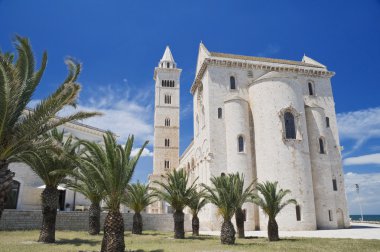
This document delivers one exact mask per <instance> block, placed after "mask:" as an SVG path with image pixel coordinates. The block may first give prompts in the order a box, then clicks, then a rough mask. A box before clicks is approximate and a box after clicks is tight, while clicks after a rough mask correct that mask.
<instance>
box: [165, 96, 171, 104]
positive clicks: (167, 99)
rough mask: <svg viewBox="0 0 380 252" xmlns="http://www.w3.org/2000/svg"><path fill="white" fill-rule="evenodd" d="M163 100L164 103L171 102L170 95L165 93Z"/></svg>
mask: <svg viewBox="0 0 380 252" xmlns="http://www.w3.org/2000/svg"><path fill="white" fill-rule="evenodd" d="M164 102H165V104H171V103H172V97H171V96H170V95H165V99H164Z"/></svg>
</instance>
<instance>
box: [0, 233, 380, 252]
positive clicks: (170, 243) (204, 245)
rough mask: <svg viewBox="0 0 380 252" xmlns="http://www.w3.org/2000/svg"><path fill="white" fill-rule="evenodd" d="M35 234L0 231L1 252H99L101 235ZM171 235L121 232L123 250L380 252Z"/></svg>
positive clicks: (310, 242) (351, 243)
mask: <svg viewBox="0 0 380 252" xmlns="http://www.w3.org/2000/svg"><path fill="white" fill-rule="evenodd" d="M38 234H39V231H37V230H33V231H0V251H2V252H13V251H17V252H37V251H38V252H45V251H46V252H47V251H49V252H51V251H54V252H63V251H64V252H68V251H86V252H87V251H99V250H100V244H101V240H102V236H101V235H99V236H90V235H88V234H87V233H86V232H74V231H57V232H56V239H57V243H56V244H41V243H38V242H36V240H37V238H38ZM172 237H173V234H172V233H162V232H154V231H146V232H145V234H143V235H141V236H138V235H132V234H130V233H129V232H126V233H125V245H126V250H127V251H136V252H144V251H151V252H164V251H165V252H170V251H180V252H197V251H214V252H216V251H219V252H220V251H318V252H319V251H335V252H339V251H342V252H347V251H350V252H351V251H360V252H364V251H380V240H359V239H357V240H355V239H320V238H286V239H282V240H281V241H278V242H268V241H267V239H265V238H247V239H237V240H236V244H235V245H232V246H231V245H230V246H229V245H222V244H220V240H219V237H212V236H200V237H192V236H191V235H187V238H186V239H185V240H175V239H173V238H172Z"/></svg>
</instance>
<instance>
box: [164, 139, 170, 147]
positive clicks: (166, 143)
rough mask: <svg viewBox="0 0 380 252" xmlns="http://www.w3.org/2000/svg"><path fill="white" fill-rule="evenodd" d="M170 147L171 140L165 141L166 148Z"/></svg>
mask: <svg viewBox="0 0 380 252" xmlns="http://www.w3.org/2000/svg"><path fill="white" fill-rule="evenodd" d="M169 146H170V140H169V139H168V138H166V139H165V147H169Z"/></svg>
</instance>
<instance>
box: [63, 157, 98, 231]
mask: <svg viewBox="0 0 380 252" xmlns="http://www.w3.org/2000/svg"><path fill="white" fill-rule="evenodd" d="M77 165H78V168H76V169H74V170H73V171H72V172H70V173H69V174H68V175H70V177H71V178H70V179H68V180H65V184H66V187H67V188H70V189H72V190H74V191H76V192H79V193H81V194H83V195H84V196H85V197H86V198H87V199H89V200H90V201H91V205H90V208H89V210H88V215H89V222H88V224H89V225H88V233H89V234H90V235H97V234H99V233H100V213H101V208H100V202H101V201H102V199H103V198H104V197H105V192H104V191H102V190H101V189H100V188H99V187H98V186H97V185H96V183H95V180H94V176H96V174H95V173H94V171H93V170H92V169H90V168H89V167H88V166H86V165H82V163H81V157H78V163H77Z"/></svg>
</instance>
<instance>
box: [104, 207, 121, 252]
mask: <svg viewBox="0 0 380 252" xmlns="http://www.w3.org/2000/svg"><path fill="white" fill-rule="evenodd" d="M124 250H125V244H124V220H123V216H122V215H121V213H120V212H119V210H117V211H110V212H108V214H107V216H106V219H105V221H104V236H103V241H102V249H101V252H124Z"/></svg>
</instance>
